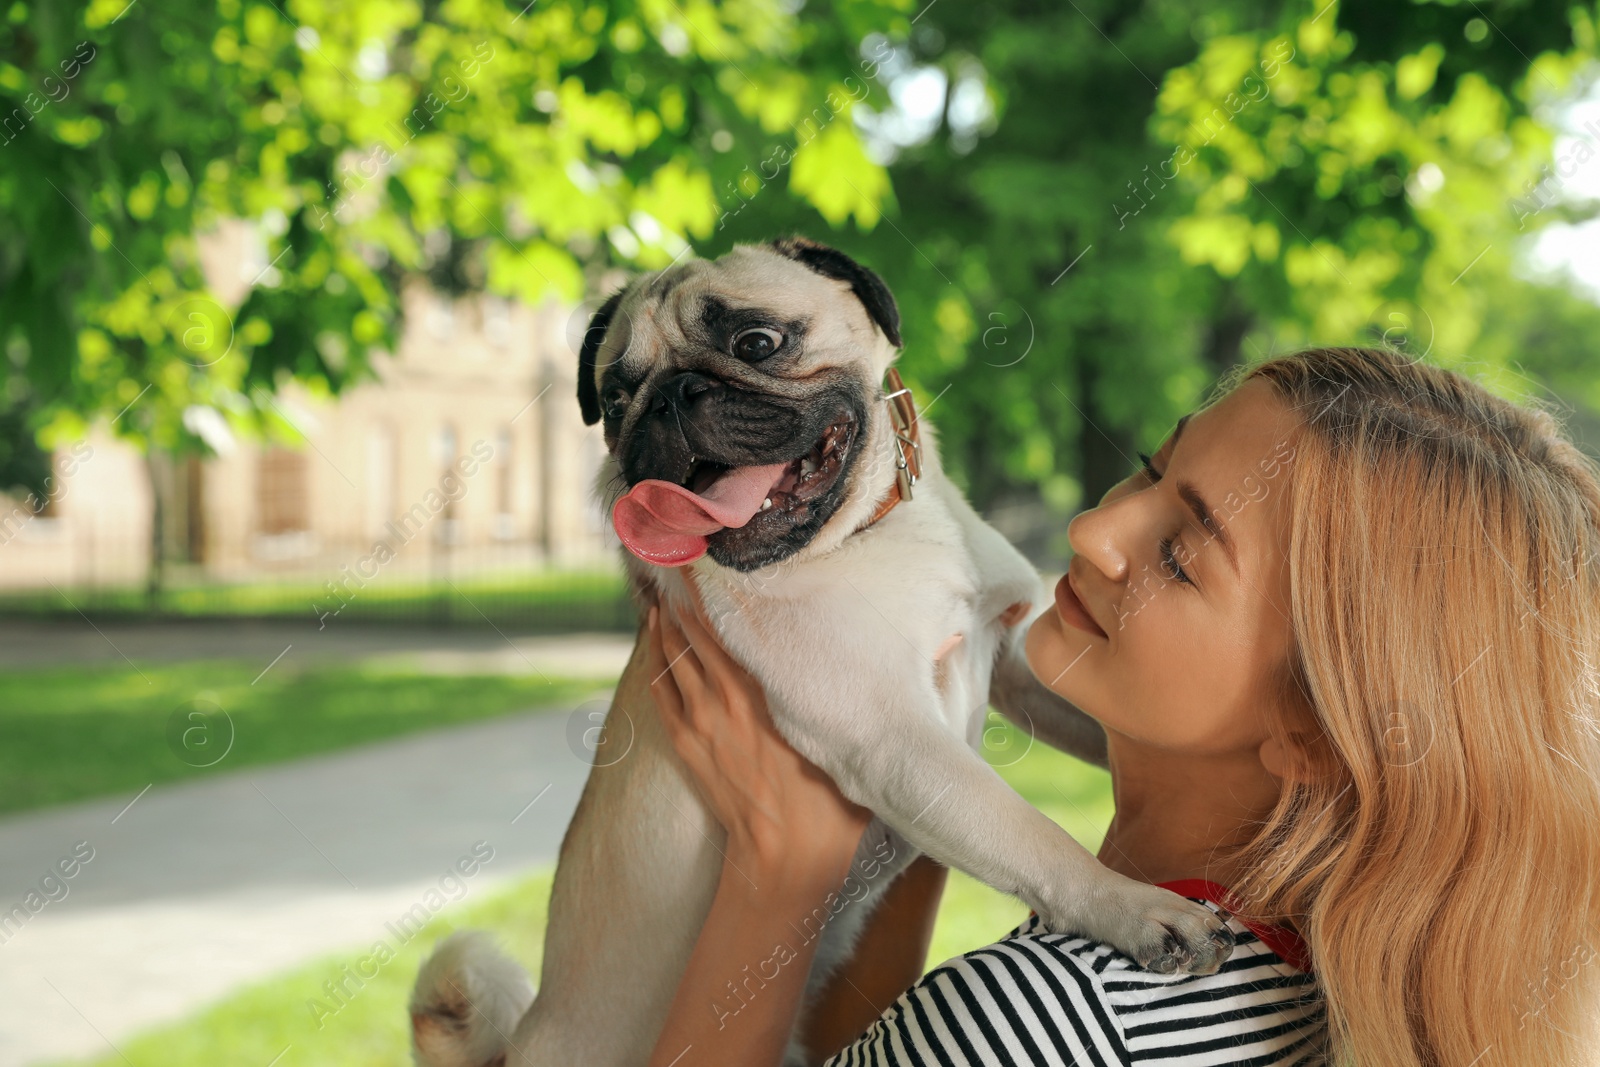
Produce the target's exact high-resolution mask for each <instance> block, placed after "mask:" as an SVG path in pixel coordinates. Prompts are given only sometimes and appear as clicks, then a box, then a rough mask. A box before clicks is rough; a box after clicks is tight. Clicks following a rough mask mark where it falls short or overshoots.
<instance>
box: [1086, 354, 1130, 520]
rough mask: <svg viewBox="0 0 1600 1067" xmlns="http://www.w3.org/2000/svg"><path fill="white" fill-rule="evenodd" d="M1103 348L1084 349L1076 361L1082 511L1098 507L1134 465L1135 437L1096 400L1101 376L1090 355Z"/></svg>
mask: <svg viewBox="0 0 1600 1067" xmlns="http://www.w3.org/2000/svg"><path fill="white" fill-rule="evenodd" d="M1100 347H1101V346H1098V345H1084V346H1083V347H1081V348H1080V349H1079V352H1078V358H1077V359H1076V360H1075V361H1074V362H1075V366H1074V370H1076V371H1077V389H1076V390H1075V392H1076V394H1077V395H1076V396H1074V397H1073V398H1072V402H1073V403H1074V404H1076V405H1077V406H1078V415H1079V429H1078V477H1079V480H1080V481H1081V483H1082V485H1083V501H1082V502H1081V503H1080V504H1079V505H1078V510H1080V511H1087V510H1088V509H1089V508H1092V507H1095V506H1097V505H1098V504H1099V503H1100V498H1101V497H1103V496H1105V495H1106V493H1107V492H1109V491H1110V490H1111V487H1112V486H1114V485H1116V484H1117V483H1118V482H1120V481H1122V479H1124V478H1126V477H1127V476H1128V474H1129V472H1130V471H1131V470H1132V468H1133V464H1134V460H1133V458H1132V457H1133V434H1132V433H1130V432H1129V431H1128V430H1127V429H1126V428H1125V427H1121V426H1114V425H1112V424H1111V423H1110V422H1109V421H1108V420H1107V418H1106V416H1105V414H1104V412H1102V411H1101V408H1100V405H1099V403H1098V401H1097V400H1096V398H1095V387H1096V383H1097V382H1098V381H1099V380H1100V373H1101V372H1100V367H1099V366H1098V365H1097V364H1096V363H1095V362H1094V359H1093V357H1092V356H1091V355H1090V353H1091V352H1094V351H1096V350H1098V349H1100Z"/></svg>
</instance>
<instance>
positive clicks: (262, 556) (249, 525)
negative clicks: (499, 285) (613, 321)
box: [0, 249, 616, 589]
mask: <svg viewBox="0 0 1600 1067" xmlns="http://www.w3.org/2000/svg"><path fill="white" fill-rule="evenodd" d="M212 251H213V255H214V256H215V255H217V254H218V253H217V252H216V250H215V249H213V250H212ZM225 252H226V250H224V254H223V255H222V256H221V258H224V259H226V255H225ZM234 262H240V263H243V264H244V266H243V268H241V271H240V272H241V273H243V272H244V271H246V270H253V269H254V268H255V264H253V263H251V262H250V261H249V257H247V256H246V257H240V258H238V259H235V260H234ZM209 266H210V264H208V267H209ZM211 274H212V270H208V275H211ZM231 281H232V279H231V278H226V277H225V278H222V279H220V284H217V283H214V284H213V289H214V291H217V292H218V293H219V295H223V294H224V293H225V292H226V290H227V289H228V288H229V283H230V282H231ZM237 295H242V294H237ZM224 299H225V300H226V299H228V297H227V296H224ZM402 300H403V305H404V313H405V318H404V322H405V328H404V332H403V335H402V337H401V338H400V343H399V345H398V351H397V352H395V353H393V354H392V355H381V356H378V357H376V361H375V364H376V370H377V372H378V380H377V381H375V382H369V383H363V384H361V385H359V386H356V387H353V388H351V389H349V390H347V391H346V392H345V393H344V394H343V395H342V396H341V397H339V398H338V399H337V401H336V402H327V401H319V400H317V399H314V398H313V397H312V396H311V395H310V393H308V391H307V390H305V389H304V388H301V387H299V386H298V385H293V386H290V387H289V388H287V389H285V390H284V391H283V392H282V393H280V395H279V396H278V397H277V399H276V403H277V404H278V406H279V411H280V413H281V414H282V415H283V416H284V417H285V418H286V419H287V420H288V421H289V422H290V423H292V424H293V425H294V426H295V427H296V428H297V429H298V430H299V431H300V432H301V433H302V434H303V436H304V438H305V443H304V445H303V446H300V447H283V446H278V445H268V444H263V443H259V442H251V441H244V440H240V439H238V438H237V437H236V436H235V435H234V434H233V433H232V432H231V431H230V430H229V429H228V426H227V423H226V422H225V420H223V419H222V418H221V416H220V415H219V414H217V413H216V412H214V411H211V410H209V409H191V411H190V412H189V416H188V417H186V423H187V424H188V425H189V428H190V429H191V430H193V431H194V432H195V433H196V434H198V435H199V436H200V437H202V438H203V439H204V440H205V441H206V442H207V444H208V445H210V446H211V448H212V450H213V451H214V452H215V453H216V454H215V456H213V457H210V458H199V457H194V458H178V459H172V458H168V457H161V456H158V457H156V458H155V459H153V460H147V459H146V458H145V457H144V456H142V455H141V454H139V453H138V452H137V451H135V450H133V449H131V448H129V447H128V446H126V445H124V444H122V443H120V442H118V441H117V440H116V439H115V438H114V437H113V436H112V435H111V434H110V432H109V431H108V429H107V428H106V427H105V426H103V425H102V426H100V427H97V429H96V430H95V432H94V433H93V434H92V435H91V436H90V438H89V440H88V441H87V445H88V446H89V448H92V450H93V451H92V454H91V455H88V456H87V458H83V459H81V461H80V462H77V463H76V464H74V463H73V462H72V460H73V459H74V458H77V457H75V456H73V455H70V454H58V455H57V456H56V457H55V459H56V462H57V464H58V471H61V470H63V469H66V468H71V473H70V475H67V476H64V477H60V478H58V482H57V487H58V489H57V492H56V495H55V496H54V497H53V498H52V499H51V500H50V501H49V503H48V506H46V507H44V508H43V509H41V510H40V511H39V512H38V513H37V514H35V513H34V512H33V510H32V509H31V508H30V507H29V506H28V505H27V504H26V503H25V502H20V501H9V502H7V501H5V500H4V499H3V498H0V544H4V545H5V550H4V551H0V588H6V587H9V588H13V589H14V588H18V587H41V586H47V585H48V583H54V584H55V585H57V586H59V587H61V588H62V589H66V588H68V587H78V588H84V587H103V586H107V585H129V584H134V585H137V584H142V583H143V582H144V581H145V580H146V577H147V575H148V573H149V568H150V565H151V559H152V551H151V544H152V528H153V527H152V524H153V522H154V521H155V508H154V507H153V501H154V500H155V499H156V498H157V494H159V498H160V500H161V501H162V503H163V505H164V506H163V508H162V509H161V515H160V522H161V527H162V540H163V542H164V546H163V548H164V551H163V553H162V555H163V559H164V561H165V563H164V567H165V569H166V571H167V574H168V576H169V577H171V578H174V579H181V578H184V577H189V578H195V579H202V580H222V581H241V582H248V581H252V580H255V579H258V578H262V577H268V576H274V575H277V576H289V575H294V576H299V577H304V578H309V579H312V580H313V581H314V583H315V584H322V583H323V582H325V581H330V580H332V581H337V580H338V579H339V576H340V575H341V573H345V572H344V571H343V570H342V569H343V568H349V569H351V570H357V571H359V572H360V573H362V575H363V576H364V577H365V578H368V579H370V578H371V577H373V575H372V574H371V573H368V572H370V571H373V570H375V569H381V570H382V571H383V572H384V573H385V574H386V575H391V574H404V573H407V572H411V573H414V574H419V575H426V576H431V577H438V576H439V575H440V574H445V575H467V574H471V573H478V572H484V571H494V570H502V569H523V570H525V569H528V568H530V567H532V568H537V567H543V566H546V565H569V564H582V563H585V562H600V563H604V562H605V561H606V557H608V556H614V552H612V548H613V546H614V545H615V543H616V542H615V540H614V535H612V534H611V531H610V528H609V525H608V524H605V523H603V522H602V517H601V516H600V514H599V512H598V508H597V506H596V505H595V503H594V502H593V501H592V500H591V498H590V491H591V487H592V485H593V482H594V477H595V474H596V471H597V470H598V467H599V465H600V464H601V463H602V462H603V461H604V458H605V455H604V442H603V440H602V438H601V436H600V433H599V428H598V427H589V426H585V425H584V424H583V419H582V417H581V414H580V412H579V409H578V402H577V399H576V374H577V359H576V356H575V355H574V353H573V351H572V349H571V346H570V344H569V342H568V339H567V333H568V329H569V321H570V320H571V318H572V315H573V313H574V309H573V308H571V307H567V306H562V305H559V304H556V303H549V304H546V305H544V306H542V307H539V308H532V307H528V306H525V305H522V304H518V303H514V302H511V301H508V300H505V299H501V298H499V297H495V296H490V295H475V296H470V297H465V298H461V299H450V298H448V297H445V296H442V295H440V294H438V293H435V292H434V291H432V290H431V289H430V288H429V287H428V286H427V285H426V283H424V282H422V281H420V280H418V281H415V282H413V283H409V284H408V285H407V287H406V289H405V291H404V293H403V295H402ZM78 449H79V452H80V455H81V453H82V451H83V445H79V446H78ZM380 545H383V546H387V547H386V549H384V548H380V547H379V546H380ZM375 557H381V559H375Z"/></svg>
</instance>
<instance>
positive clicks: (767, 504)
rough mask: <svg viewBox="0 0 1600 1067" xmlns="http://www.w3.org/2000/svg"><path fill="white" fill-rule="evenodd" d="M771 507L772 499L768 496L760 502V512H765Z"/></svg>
mask: <svg viewBox="0 0 1600 1067" xmlns="http://www.w3.org/2000/svg"><path fill="white" fill-rule="evenodd" d="M771 506H772V498H771V497H770V496H769V497H767V499H765V500H763V501H762V502H761V510H762V511H766V510H767V509H768V508H770V507H771Z"/></svg>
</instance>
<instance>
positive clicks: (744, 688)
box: [673, 585, 760, 698]
mask: <svg viewBox="0 0 1600 1067" xmlns="http://www.w3.org/2000/svg"><path fill="white" fill-rule="evenodd" d="M690 588H691V589H692V588H693V586H692V585H691V586H690ZM673 617H674V619H676V620H677V621H678V623H679V624H680V625H681V627H682V629H683V632H684V633H685V634H686V635H687V637H688V639H689V643H690V644H691V645H692V646H693V648H694V650H695V653H696V654H697V655H698V656H699V657H700V662H701V663H702V664H703V666H704V668H705V671H706V673H707V674H708V675H710V676H711V678H712V680H713V682H714V684H715V685H716V686H717V688H718V689H719V690H720V691H722V693H723V694H724V695H725V696H728V697H730V698H731V697H733V696H735V695H736V694H738V695H745V694H747V693H748V691H749V690H753V689H756V688H758V687H759V686H760V683H759V682H757V681H756V679H755V677H754V676H753V675H751V674H750V672H749V671H747V670H745V669H744V667H743V665H742V664H740V663H739V662H738V661H737V660H735V659H734V658H733V657H732V656H731V655H729V654H728V650H727V649H726V648H725V647H723V644H722V641H721V639H720V638H718V637H717V634H716V631H715V630H714V629H713V628H712V626H711V620H710V619H708V618H707V617H706V616H705V613H704V608H703V605H701V606H699V607H697V609H696V611H695V612H694V613H684V614H683V615H681V616H679V615H677V614H674V615H673Z"/></svg>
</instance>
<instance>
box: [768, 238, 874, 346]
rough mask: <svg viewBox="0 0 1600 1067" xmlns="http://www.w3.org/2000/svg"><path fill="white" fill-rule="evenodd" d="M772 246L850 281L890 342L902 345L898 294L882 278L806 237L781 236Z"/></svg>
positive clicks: (806, 263) (854, 290)
mask: <svg viewBox="0 0 1600 1067" xmlns="http://www.w3.org/2000/svg"><path fill="white" fill-rule="evenodd" d="M772 248H773V249H774V250H775V251H777V252H778V253H779V254H780V255H785V256H788V257H789V258H790V259H796V260H799V261H800V262H801V263H804V264H805V265H806V266H808V267H810V268H811V269H812V270H814V271H816V272H817V273H818V274H821V275H823V276H824V277H828V278H837V279H839V280H840V281H842V282H845V283H846V284H848V285H849V286H850V291H851V292H853V293H855V294H856V299H858V300H860V301H861V303H862V305H863V306H864V307H865V308H866V309H867V314H868V315H870V316H871V317H872V321H873V322H875V323H877V324H878V329H880V330H882V331H883V335H884V336H885V337H887V338H888V339H889V343H890V344H892V345H894V346H895V347H896V348H899V347H900V309H899V308H898V307H896V306H895V302H894V294H892V293H890V292H889V287H888V286H887V285H884V284H883V279H882V278H880V277H878V276H877V275H876V274H874V273H873V272H872V271H870V270H868V269H867V268H866V267H863V266H862V265H861V264H859V263H857V262H856V261H855V260H853V259H851V258H850V257H849V256H847V255H845V254H844V253H843V252H841V251H839V250H838V249H837V248H829V247H828V246H827V245H822V244H818V243H817V242H815V241H813V240H811V239H809V238H806V237H799V236H795V237H780V238H778V239H777V240H776V241H773V242H772Z"/></svg>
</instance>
